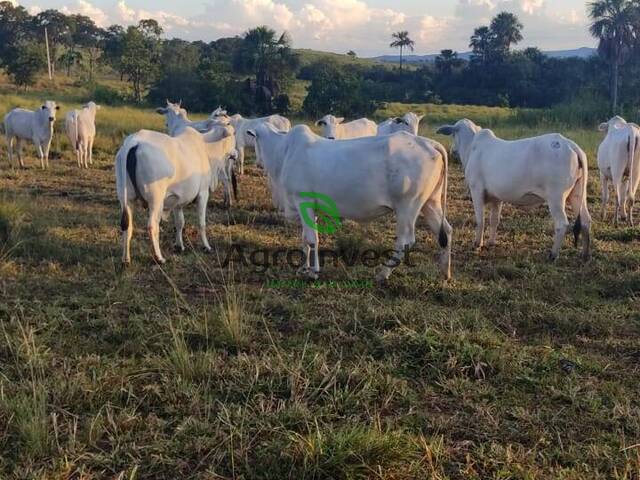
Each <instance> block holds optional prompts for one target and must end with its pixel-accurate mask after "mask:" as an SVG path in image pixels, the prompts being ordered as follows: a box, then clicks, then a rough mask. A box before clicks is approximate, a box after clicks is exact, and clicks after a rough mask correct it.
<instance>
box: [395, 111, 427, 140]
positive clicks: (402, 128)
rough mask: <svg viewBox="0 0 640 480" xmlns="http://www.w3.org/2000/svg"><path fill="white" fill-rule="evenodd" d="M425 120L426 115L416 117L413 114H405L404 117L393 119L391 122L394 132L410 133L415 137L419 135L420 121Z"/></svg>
mask: <svg viewBox="0 0 640 480" xmlns="http://www.w3.org/2000/svg"><path fill="white" fill-rule="evenodd" d="M423 118H424V115H416V114H415V113H413V112H408V113H405V114H404V115H403V116H402V117H395V118H392V119H391V121H392V122H393V124H394V128H393V131H394V132H408V133H411V134H413V135H418V129H419V128H420V120H422V119H423Z"/></svg>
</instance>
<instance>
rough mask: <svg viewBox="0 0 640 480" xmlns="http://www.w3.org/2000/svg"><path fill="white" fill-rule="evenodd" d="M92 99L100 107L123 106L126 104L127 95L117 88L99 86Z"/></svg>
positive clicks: (95, 88) (94, 90) (96, 87)
mask: <svg viewBox="0 0 640 480" xmlns="http://www.w3.org/2000/svg"><path fill="white" fill-rule="evenodd" d="M91 97H92V99H93V101H94V102H96V103H98V104H100V105H122V104H124V103H125V102H126V100H127V98H126V95H125V94H123V93H122V92H120V91H118V90H116V89H115V88H111V87H108V86H106V85H100V84H97V85H96V86H95V87H94V89H93V92H92V94H91Z"/></svg>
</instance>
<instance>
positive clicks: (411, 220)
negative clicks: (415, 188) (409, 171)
mask: <svg viewBox="0 0 640 480" xmlns="http://www.w3.org/2000/svg"><path fill="white" fill-rule="evenodd" d="M419 213H420V207H419V206H417V205H416V206H405V207H401V208H400V209H398V210H396V215H397V218H396V243H395V246H394V252H393V255H392V256H391V258H390V259H389V260H387V261H386V262H385V263H384V264H383V265H381V266H380V270H379V271H378V273H377V274H376V281H377V282H385V281H386V280H388V279H389V277H390V276H391V273H392V272H393V270H394V269H395V268H396V267H398V266H399V265H400V264H401V263H402V260H404V255H405V252H406V251H408V250H410V249H411V248H412V247H413V246H414V245H415V243H416V219H417V218H418V214H419Z"/></svg>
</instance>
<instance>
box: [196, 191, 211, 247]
mask: <svg viewBox="0 0 640 480" xmlns="http://www.w3.org/2000/svg"><path fill="white" fill-rule="evenodd" d="M208 201H209V189H208V188H206V189H204V190H203V191H202V192H200V194H199V195H198V198H197V208H198V228H199V230H200V240H201V241H202V246H203V247H204V249H205V251H207V252H210V251H211V245H209V240H207V202H208Z"/></svg>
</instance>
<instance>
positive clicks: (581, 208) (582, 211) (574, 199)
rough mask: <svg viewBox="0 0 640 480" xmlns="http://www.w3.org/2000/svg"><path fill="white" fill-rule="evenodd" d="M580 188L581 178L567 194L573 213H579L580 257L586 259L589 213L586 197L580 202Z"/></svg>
mask: <svg viewBox="0 0 640 480" xmlns="http://www.w3.org/2000/svg"><path fill="white" fill-rule="evenodd" d="M582 188H583V187H582V180H579V181H578V183H577V184H576V186H575V187H574V189H573V191H572V192H571V195H570V196H569V203H570V205H571V210H572V211H573V213H574V215H576V216H577V215H580V225H579V226H580V232H579V233H581V234H582V258H583V260H585V261H586V260H588V259H589V258H591V215H590V214H589V208H588V206H587V199H586V198H585V199H583V201H582V204H581V203H580V200H581V192H582ZM576 221H577V220H576ZM574 233H575V232H574ZM576 235H577V233H576ZM576 239H577V237H576ZM576 241H577V240H576Z"/></svg>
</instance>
